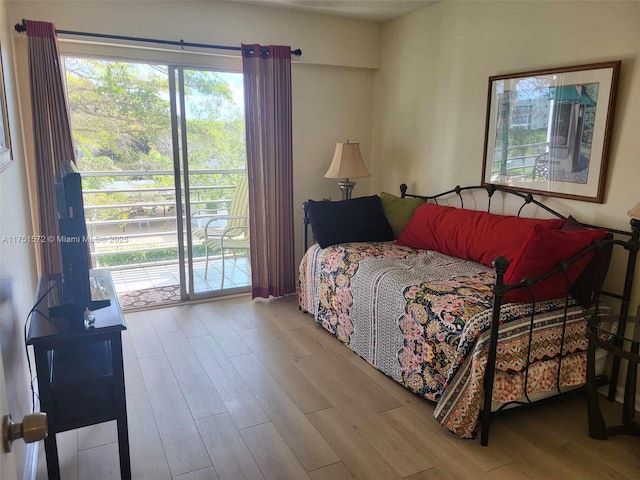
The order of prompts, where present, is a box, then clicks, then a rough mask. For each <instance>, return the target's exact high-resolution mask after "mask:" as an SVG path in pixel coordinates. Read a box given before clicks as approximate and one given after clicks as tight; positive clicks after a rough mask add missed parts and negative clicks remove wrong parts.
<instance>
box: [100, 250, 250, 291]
mask: <svg viewBox="0 0 640 480" xmlns="http://www.w3.org/2000/svg"><path fill="white" fill-rule="evenodd" d="M204 270H205V264H204V260H202V261H200V260H198V261H195V262H194V265H193V280H194V292H195V293H204V292H209V291H212V290H214V291H215V290H220V286H221V285H220V284H221V280H222V261H221V260H220V259H212V260H209V271H208V273H207V277H206V278H205V276H204ZM110 271H111V276H112V278H113V283H114V285H115V288H116V292H117V293H119V294H121V293H131V292H134V291H137V290H146V289H149V288H159V287H168V286H171V285H179V283H180V266H179V265H178V262H175V263H169V264H163V265H148V266H140V267H134V268H126V267H125V268H123V267H111V268H110ZM224 273H225V275H224V276H225V280H224V288H225V289H227V288H238V287H248V286H250V285H251V273H250V269H249V264H248V261H247V257H246V256H238V257H237V258H235V259H234V258H233V257H227V258H225V272H224Z"/></svg>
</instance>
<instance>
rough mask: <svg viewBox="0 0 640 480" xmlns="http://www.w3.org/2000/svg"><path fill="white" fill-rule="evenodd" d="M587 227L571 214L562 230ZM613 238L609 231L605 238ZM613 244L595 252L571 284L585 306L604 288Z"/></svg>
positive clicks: (572, 289)
mask: <svg viewBox="0 0 640 480" xmlns="http://www.w3.org/2000/svg"><path fill="white" fill-rule="evenodd" d="M584 228H587V227H585V226H583V225H582V224H581V223H580V222H578V221H577V220H576V219H575V218H573V217H571V216H569V218H567V221H566V222H565V224H564V226H563V227H562V228H561V229H560V230H581V229H584ZM611 239H613V234H612V233H611V232H607V234H606V235H605V236H604V239H603V240H611ZM612 250H613V244H608V245H606V246H604V247H602V248H601V249H599V250H596V251H595V252H594V254H593V258H592V259H591V260H590V261H589V263H588V264H587V266H586V267H585V268H584V270H583V271H582V273H581V274H580V276H579V277H578V278H577V279H576V281H575V282H574V283H573V285H571V288H570V289H569V291H570V292H571V295H572V296H573V298H575V299H576V300H577V301H578V303H580V305H582V306H583V307H590V306H591V305H592V304H593V302H594V301H595V299H596V297H597V295H598V294H599V293H600V290H601V289H602V284H603V283H604V279H605V277H606V276H607V270H609V263H610V262H611V253H612Z"/></svg>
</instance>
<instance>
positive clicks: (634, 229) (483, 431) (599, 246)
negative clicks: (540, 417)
mask: <svg viewBox="0 0 640 480" xmlns="http://www.w3.org/2000/svg"><path fill="white" fill-rule="evenodd" d="M471 190H484V191H485V192H486V193H487V195H488V204H487V212H491V199H492V197H493V195H494V194H495V193H496V192H503V193H504V194H506V195H512V196H515V197H519V198H520V199H522V205H520V208H519V209H518V212H517V216H520V214H521V213H522V210H523V209H524V207H525V206H527V205H529V204H533V205H535V206H536V207H539V208H541V209H543V210H545V211H546V212H547V213H549V214H551V215H553V216H555V217H557V218H562V219H566V218H567V217H566V216H564V215H562V214H561V213H559V212H557V211H556V210H554V209H552V208H549V207H548V206H546V205H544V204H543V203H541V202H540V201H538V200H536V199H535V198H534V197H533V195H532V194H530V193H522V192H518V191H514V190H511V189H505V188H502V187H500V186H497V185H483V186H481V185H477V186H468V187H460V186H456V187H455V188H453V189H451V190H448V191H446V192H442V193H439V194H437V195H431V196H426V195H416V194H409V193H407V185H406V184H404V183H403V184H402V185H400V193H401V197H402V198H406V197H412V198H422V199H425V200H426V201H432V202H434V203H436V204H437V203H438V199H441V198H443V197H446V196H451V195H453V194H455V195H457V196H458V199H459V200H460V208H464V199H463V197H462V192H464V191H471ZM302 208H303V210H304V220H303V243H304V251H306V250H307V247H308V240H309V234H308V226H309V223H310V221H309V215H308V210H307V203H306V202H305V203H304V204H303V205H302ZM630 223H631V231H628V232H627V231H624V230H617V229H613V228H607V227H599V226H597V225H589V224H582V225H583V226H585V227H587V228H605V229H606V230H607V232H610V233H612V234H614V235H618V236H622V237H628V238H627V239H626V240H621V239H616V238H614V239H611V240H600V241H596V242H594V243H593V244H592V245H590V246H589V247H587V248H586V249H584V250H582V251H581V252H579V253H577V254H576V255H574V256H573V257H571V258H568V259H566V260H564V261H562V262H561V263H560V265H558V266H557V267H556V268H554V269H553V270H551V271H549V272H547V273H545V274H543V275H540V276H538V277H535V278H527V279H525V280H523V281H522V282H520V283H515V284H505V283H504V275H505V273H506V271H507V269H508V267H509V261H508V260H507V259H506V258H504V257H498V258H496V259H495V260H494V264H493V266H494V269H495V272H496V277H495V283H494V285H493V293H494V297H493V306H492V316H491V328H490V331H491V333H490V338H489V353H488V358H487V366H486V370H485V376H484V382H483V387H484V403H483V409H482V410H481V412H480V443H481V444H482V445H483V446H486V445H488V443H489V426H490V423H491V420H492V418H493V417H494V415H496V414H498V413H500V412H501V411H503V410H504V409H505V408H507V407H509V406H513V405H528V404H533V403H536V401H533V400H531V399H530V398H529V396H528V394H527V381H528V378H529V365H530V360H529V358H527V363H526V367H525V372H524V373H525V398H526V402H525V401H512V402H506V403H504V404H502V405H501V406H500V408H498V409H497V410H496V411H495V412H492V411H491V404H492V398H493V383H494V378H495V365H496V357H497V351H498V330H499V327H500V308H501V306H502V297H503V296H504V295H505V294H506V293H507V292H509V291H511V290H516V289H521V288H526V289H527V290H528V291H529V294H530V295H531V298H532V301H531V304H532V314H531V319H530V323H529V348H530V344H531V339H532V336H533V327H534V320H535V313H534V312H535V300H534V298H533V294H532V293H531V287H532V286H533V285H535V284H537V283H540V282H542V281H543V280H545V279H547V278H549V277H552V276H553V275H556V274H558V273H562V274H564V275H565V278H567V270H568V268H569V266H570V265H571V264H573V263H575V262H576V261H578V260H579V259H580V258H582V257H584V256H585V255H588V254H590V253H591V252H596V253H597V252H600V251H602V250H603V249H604V248H605V247H607V246H609V245H612V246H613V245H618V246H620V247H622V248H623V249H625V250H627V252H628V257H627V267H626V274H625V281H624V286H623V290H622V294H618V293H612V292H606V291H604V290H603V291H600V292H596V293H597V295H596V297H595V298H596V300H595V305H596V307H595V309H596V313H597V308H598V305H599V296H600V295H606V296H609V297H612V298H616V299H618V300H620V301H621V305H620V313H619V315H618V326H617V331H616V338H621V337H622V336H623V334H624V331H625V326H626V322H627V317H628V315H629V306H630V300H631V292H632V288H633V280H634V274H635V267H636V258H637V254H638V251H639V250H640V220H636V219H631V222H630ZM568 300H569V293H567V294H566V296H565V311H564V320H563V331H562V337H561V340H560V352H561V353H562V349H563V346H564V333H565V332H564V329H565V328H566V321H567V313H568V308H569V302H568ZM617 346H618V347H619V345H617ZM558 362H559V363H558V372H557V378H556V383H557V389H558V394H559V395H561V394H563V393H567V392H562V390H561V387H560V371H561V365H562V355H560V357H559V360H558ZM619 371H620V358H619V357H614V360H613V366H612V371H611V379H610V381H609V394H608V399H609V400H610V401H612V400H614V399H615V394H616V388H617V383H618V375H619Z"/></svg>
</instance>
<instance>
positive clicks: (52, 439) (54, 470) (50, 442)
mask: <svg viewBox="0 0 640 480" xmlns="http://www.w3.org/2000/svg"><path fill="white" fill-rule="evenodd" d="M44 452H45V455H46V458H47V475H48V477H49V480H60V464H59V463H58V442H57V441H56V434H55V433H49V435H47V438H45V439H44Z"/></svg>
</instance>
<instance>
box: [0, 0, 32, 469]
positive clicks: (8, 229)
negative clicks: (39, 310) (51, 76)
mask: <svg viewBox="0 0 640 480" xmlns="http://www.w3.org/2000/svg"><path fill="white" fill-rule="evenodd" d="M9 31H10V30H9V20H8V18H7V12H6V3H5V1H4V0H0V45H1V46H2V66H3V68H4V79H5V87H6V94H7V106H8V113H9V126H10V132H11V140H12V145H13V159H14V161H13V164H12V165H10V166H9V167H7V168H6V169H5V170H3V171H2V172H0V237H2V238H3V239H4V240H3V241H0V278H9V279H10V280H11V283H12V285H11V294H12V297H11V301H10V302H7V303H5V304H3V305H2V307H1V308H0V342H2V355H3V363H4V368H5V377H6V382H7V396H8V400H9V407H10V410H11V412H10V413H11V414H12V416H13V418H14V420H15V421H20V419H21V418H22V416H23V415H25V414H27V413H29V411H30V409H31V398H30V393H29V374H28V372H27V367H26V356H25V353H24V352H25V350H24V335H23V333H22V325H23V322H24V320H25V317H26V315H27V312H29V310H30V308H31V306H32V305H33V301H34V298H33V296H34V294H35V256H34V250H33V244H29V243H22V242H18V243H15V242H13V241H11V240H7V239H11V238H12V237H14V236H22V235H31V233H32V232H31V216H30V214H29V200H28V196H27V183H26V170H25V164H24V155H23V148H22V146H23V141H22V129H21V127H20V122H19V114H18V104H17V95H16V81H15V75H14V73H15V69H14V65H13V61H14V56H13V54H12V48H11V40H12V39H11V36H10V35H9ZM6 413H9V412H0V414H1V415H4V414H6ZM14 449H15V452H16V461H17V462H18V465H17V469H18V475H19V478H20V477H21V475H22V472H23V467H24V466H23V464H22V460H23V458H24V452H25V444H24V443H23V442H15V443H14Z"/></svg>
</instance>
